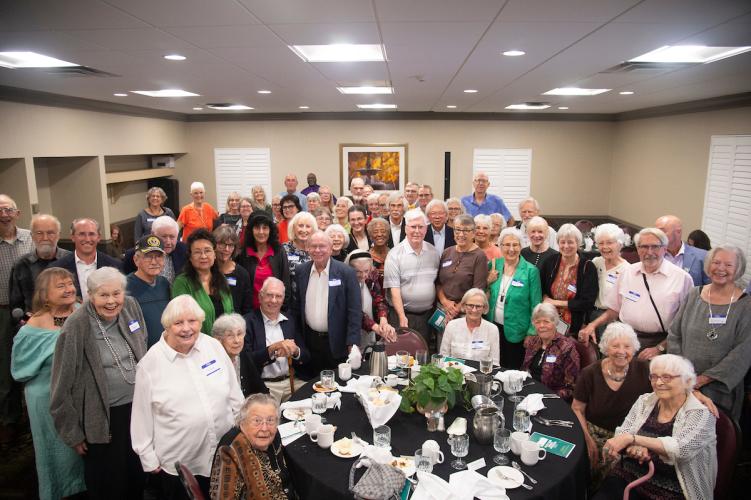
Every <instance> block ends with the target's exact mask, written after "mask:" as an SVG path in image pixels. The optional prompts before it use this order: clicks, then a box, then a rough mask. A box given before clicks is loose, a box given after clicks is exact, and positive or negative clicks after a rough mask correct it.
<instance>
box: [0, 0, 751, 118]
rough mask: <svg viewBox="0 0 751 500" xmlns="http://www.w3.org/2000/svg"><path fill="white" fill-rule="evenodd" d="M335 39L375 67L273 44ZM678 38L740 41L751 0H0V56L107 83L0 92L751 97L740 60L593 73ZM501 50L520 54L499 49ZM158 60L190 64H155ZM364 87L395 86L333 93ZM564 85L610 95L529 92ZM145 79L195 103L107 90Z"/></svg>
mask: <svg viewBox="0 0 751 500" xmlns="http://www.w3.org/2000/svg"><path fill="white" fill-rule="evenodd" d="M335 42H336V43H383V44H384V45H385V47H386V52H387V55H388V62H385V63H374V62H370V63H317V64H309V63H305V62H303V61H302V60H301V59H299V58H298V57H297V56H296V55H295V54H293V53H292V51H291V50H289V49H288V48H287V46H288V45H292V44H326V43H335ZM689 43H690V44H696V45H719V46H739V45H751V2H749V0H711V1H710V0H642V1H640V0H64V1H61V0H3V1H2V2H1V3H0V51H11V50H19V51H20V50H30V51H35V52H40V53H43V54H46V55H50V56H54V57H57V58H59V59H63V60H66V61H71V62H75V63H77V64H80V65H84V66H89V67H92V68H96V69H98V70H102V71H107V72H110V73H114V74H116V75H121V76H118V77H109V78H105V77H63V76H53V75H50V74H47V73H44V72H41V71H39V70H10V69H5V68H0V85H5V86H11V87H21V88H25V89H31V90H38V91H44V92H52V93H56V94H63V95H68V96H75V97H82V98H87V99H95V100H100V101H111V102H116V103H121V104H130V105H135V106H141V107H147V108H153V109H160V110H168V111H176V112H180V113H201V114H203V113H216V112H215V111H210V110H204V111H201V112H196V111H193V110H192V108H193V107H194V106H202V105H203V104H205V103H207V102H237V103H242V104H246V105H249V106H252V107H254V108H255V111H254V113H285V112H287V113H288V112H299V109H298V106H301V105H306V106H309V107H310V111H311V112H332V111H335V112H347V111H356V110H357V108H356V104H358V103H372V102H389V103H396V104H397V105H398V107H399V110H400V111H436V112H504V108H505V106H507V105H509V104H513V103H518V102H525V101H543V100H544V101H550V102H551V103H552V104H553V105H554V106H553V108H551V109H550V110H546V111H542V112H538V113H544V114H555V113H620V112H625V111H632V110H636V109H642V108H647V107H653V106H660V105H667V104H672V103H677V102H685V101H694V100H699V99H706V98H711V97H717V96H724V95H731V94H738V93H742V92H749V91H751V53H746V54H742V55H740V56H736V57H732V58H729V59H725V60H722V61H718V62H715V63H711V64H706V65H701V66H694V67H690V68H687V69H682V70H677V71H673V72H669V73H662V74H654V73H650V74H640V73H634V72H632V73H618V74H612V73H611V74H603V73H601V72H602V71H604V70H606V69H607V68H610V67H612V66H615V65H617V64H619V63H621V62H623V61H625V60H628V59H630V58H633V57H635V56H638V55H640V54H643V53H645V52H648V51H650V50H653V49H655V48H658V47H660V46H662V45H676V44H689ZM508 49H521V50H524V51H526V52H527V55H525V56H523V57H515V58H511V57H503V56H501V55H500V52H501V51H503V50H508ZM168 53H179V54H183V55H185V56H187V58H188V59H187V60H186V61H182V62H173V61H167V60H165V59H163V56H164V55H165V54H168ZM378 81H391V82H392V83H393V86H394V88H395V95H393V96H379V97H374V96H344V95H341V94H339V92H337V90H336V88H335V87H336V86H337V84H340V83H345V84H362V83H368V82H378ZM572 85H577V86H578V85H580V86H592V87H603V88H611V89H613V91H611V92H608V93H605V94H601V95H599V96H595V97H555V96H542V95H541V94H542V93H543V92H545V91H547V90H550V89H552V88H554V87H562V86H572ZM159 88H182V89H184V90H188V91H191V92H195V93H198V94H201V96H200V97H191V98H180V99H174V98H170V99H156V98H150V97H145V96H138V95H134V94H130V95H129V96H128V97H114V96H113V95H112V94H113V93H115V92H128V91H132V90H152V89H159ZM468 88H472V89H477V90H478V91H479V92H478V93H476V94H466V93H464V92H463V90H464V89H468ZM261 89H267V90H271V91H272V94H270V95H259V94H258V93H257V91H258V90H261ZM622 90H630V91H634V92H635V94H634V95H631V96H622V95H619V94H618V92H619V91H622ZM447 105H455V106H456V109H455V110H449V109H447V108H446V106H447ZM557 106H569V108H570V109H569V110H568V111H560V110H558V109H557ZM220 113H221V112H220Z"/></svg>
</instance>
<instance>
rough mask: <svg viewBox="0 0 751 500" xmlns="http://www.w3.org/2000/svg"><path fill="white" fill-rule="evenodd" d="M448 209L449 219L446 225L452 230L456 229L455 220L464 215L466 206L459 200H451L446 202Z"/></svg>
mask: <svg viewBox="0 0 751 500" xmlns="http://www.w3.org/2000/svg"><path fill="white" fill-rule="evenodd" d="M446 209H447V210H448V214H449V218H448V221H447V222H446V224H447V225H448V227H450V228H451V229H453V228H454V219H456V218H457V217H458V216H460V215H462V214H463V213H464V205H462V200H460V199H459V198H449V199H448V200H446Z"/></svg>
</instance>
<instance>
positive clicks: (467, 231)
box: [454, 227, 474, 233]
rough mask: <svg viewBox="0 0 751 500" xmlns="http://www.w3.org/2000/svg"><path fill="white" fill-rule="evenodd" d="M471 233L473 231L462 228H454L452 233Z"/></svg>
mask: <svg viewBox="0 0 751 500" xmlns="http://www.w3.org/2000/svg"><path fill="white" fill-rule="evenodd" d="M473 231H474V229H463V228H459V227H455V228H454V232H455V233H471V232H473Z"/></svg>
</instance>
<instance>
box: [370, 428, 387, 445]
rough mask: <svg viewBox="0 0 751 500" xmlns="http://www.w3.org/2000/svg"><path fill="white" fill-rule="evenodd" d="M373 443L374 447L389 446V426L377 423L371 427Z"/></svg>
mask: <svg viewBox="0 0 751 500" xmlns="http://www.w3.org/2000/svg"><path fill="white" fill-rule="evenodd" d="M373 445H374V446H375V447H376V448H391V427H389V426H388V425H379V426H378V427H376V428H375V429H373Z"/></svg>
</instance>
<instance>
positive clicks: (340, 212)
mask: <svg viewBox="0 0 751 500" xmlns="http://www.w3.org/2000/svg"><path fill="white" fill-rule="evenodd" d="M353 206H354V204H353V203H352V200H350V199H349V198H347V197H346V196H342V197H341V198H339V199H338V200H336V205H334V223H335V224H339V225H340V226H342V227H343V228H344V230H345V231H347V232H349V231H350V230H351V229H352V227H351V226H350V225H349V209H350V208H352V207H353Z"/></svg>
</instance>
